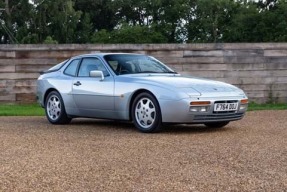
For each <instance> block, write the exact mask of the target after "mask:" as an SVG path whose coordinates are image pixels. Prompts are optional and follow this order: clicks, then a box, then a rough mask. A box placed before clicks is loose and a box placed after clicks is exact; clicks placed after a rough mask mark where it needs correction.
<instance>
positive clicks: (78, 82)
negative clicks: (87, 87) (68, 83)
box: [74, 81, 82, 86]
mask: <svg viewBox="0 0 287 192" xmlns="http://www.w3.org/2000/svg"><path fill="white" fill-rule="evenodd" d="M74 85H76V86H80V85H82V83H81V82H80V81H77V82H76V83H74Z"/></svg>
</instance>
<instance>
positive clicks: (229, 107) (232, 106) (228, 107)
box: [214, 103, 238, 111]
mask: <svg viewBox="0 0 287 192" xmlns="http://www.w3.org/2000/svg"><path fill="white" fill-rule="evenodd" d="M237 106H238V103H215V104H214V111H236V110H237Z"/></svg>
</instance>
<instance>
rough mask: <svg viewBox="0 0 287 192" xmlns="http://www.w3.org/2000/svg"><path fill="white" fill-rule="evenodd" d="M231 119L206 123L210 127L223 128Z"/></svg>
mask: <svg viewBox="0 0 287 192" xmlns="http://www.w3.org/2000/svg"><path fill="white" fill-rule="evenodd" d="M228 123H229V121H224V122H215V123H205V124H204V125H205V126H207V127H210V128H221V127H224V126H225V125H227V124H228Z"/></svg>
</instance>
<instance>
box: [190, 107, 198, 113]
mask: <svg viewBox="0 0 287 192" xmlns="http://www.w3.org/2000/svg"><path fill="white" fill-rule="evenodd" d="M198 110H199V108H198V107H190V111H191V112H198Z"/></svg>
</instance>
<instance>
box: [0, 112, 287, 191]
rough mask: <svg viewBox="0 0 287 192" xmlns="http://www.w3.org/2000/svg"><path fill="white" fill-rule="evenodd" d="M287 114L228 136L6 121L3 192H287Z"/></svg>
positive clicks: (0, 165) (248, 122)
mask: <svg viewBox="0 0 287 192" xmlns="http://www.w3.org/2000/svg"><path fill="white" fill-rule="evenodd" d="M286 120H287V111H257V112H248V113H247V116H246V117H245V118H244V119H243V120H241V121H238V122H232V123H230V124H229V125H228V126H227V127H226V128H223V129H210V128H205V127H204V126H198V125H189V126H184V125H180V126H179V125H177V126H168V127H166V129H165V131H164V132H162V133H158V134H143V133H139V132H137V131H136V129H135V128H134V127H133V125H132V124H131V123H120V122H113V121H106V120H105V121H103V120H91V119H75V120H73V121H72V123H71V124H70V125H65V126H55V125H51V124H49V123H48V121H47V120H46V118H45V117H0V145H1V146H0V191H287V121H286Z"/></svg>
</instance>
